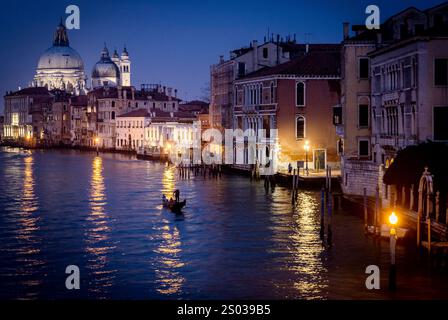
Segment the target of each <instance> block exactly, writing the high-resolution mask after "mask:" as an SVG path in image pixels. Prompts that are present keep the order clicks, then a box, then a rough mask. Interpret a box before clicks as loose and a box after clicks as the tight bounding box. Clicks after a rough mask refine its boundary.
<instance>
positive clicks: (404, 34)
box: [400, 24, 408, 39]
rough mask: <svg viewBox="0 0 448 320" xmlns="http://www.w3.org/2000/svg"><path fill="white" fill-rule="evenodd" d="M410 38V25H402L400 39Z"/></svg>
mask: <svg viewBox="0 0 448 320" xmlns="http://www.w3.org/2000/svg"><path fill="white" fill-rule="evenodd" d="M407 36H408V25H407V24H402V25H400V39H404V38H406V37H407Z"/></svg>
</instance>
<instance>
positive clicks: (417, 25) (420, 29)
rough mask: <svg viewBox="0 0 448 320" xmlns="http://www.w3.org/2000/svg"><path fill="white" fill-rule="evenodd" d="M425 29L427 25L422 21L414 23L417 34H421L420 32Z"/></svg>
mask: <svg viewBox="0 0 448 320" xmlns="http://www.w3.org/2000/svg"><path fill="white" fill-rule="evenodd" d="M424 30H425V26H424V25H423V24H421V23H417V24H415V25H414V33H415V34H416V35H419V34H420V33H422V32H423V31H424Z"/></svg>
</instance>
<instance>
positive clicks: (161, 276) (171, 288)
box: [155, 166, 185, 295]
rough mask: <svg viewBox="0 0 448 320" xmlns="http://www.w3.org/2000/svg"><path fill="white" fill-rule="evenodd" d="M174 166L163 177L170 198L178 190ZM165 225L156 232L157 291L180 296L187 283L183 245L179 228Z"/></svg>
mask: <svg viewBox="0 0 448 320" xmlns="http://www.w3.org/2000/svg"><path fill="white" fill-rule="evenodd" d="M175 170H176V168H175V167H174V166H166V167H165V169H164V172H163V177H162V192H163V193H164V194H166V195H167V197H170V196H171V195H172V193H173V191H174V190H175V188H176V181H175V178H174V177H175ZM162 223H163V225H162V226H161V227H159V228H158V229H157V230H156V231H157V233H158V234H159V235H158V239H159V243H160V244H159V246H158V247H157V248H156V249H155V253H156V261H155V264H156V267H155V273H156V284H157V287H156V290H157V292H159V293H160V294H163V295H174V294H179V293H180V292H181V291H182V287H183V285H184V283H185V278H184V277H183V276H182V274H181V270H180V268H182V267H184V266H185V264H184V263H183V262H182V260H181V254H182V243H181V237H180V232H179V229H178V228H177V226H175V225H174V226H173V225H172V223H170V221H168V220H166V219H163V220H162Z"/></svg>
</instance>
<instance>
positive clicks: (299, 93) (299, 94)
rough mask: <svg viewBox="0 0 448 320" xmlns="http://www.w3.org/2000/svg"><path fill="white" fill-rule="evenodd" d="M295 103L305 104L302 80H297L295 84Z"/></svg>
mask: <svg viewBox="0 0 448 320" xmlns="http://www.w3.org/2000/svg"><path fill="white" fill-rule="evenodd" d="M296 105H297V106H300V107H303V106H305V84H304V83H303V82H297V84H296Z"/></svg>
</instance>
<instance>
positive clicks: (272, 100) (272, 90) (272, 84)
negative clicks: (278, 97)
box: [271, 82, 275, 103]
mask: <svg viewBox="0 0 448 320" xmlns="http://www.w3.org/2000/svg"><path fill="white" fill-rule="evenodd" d="M274 102H275V97H274V82H271V103H274Z"/></svg>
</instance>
